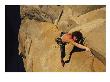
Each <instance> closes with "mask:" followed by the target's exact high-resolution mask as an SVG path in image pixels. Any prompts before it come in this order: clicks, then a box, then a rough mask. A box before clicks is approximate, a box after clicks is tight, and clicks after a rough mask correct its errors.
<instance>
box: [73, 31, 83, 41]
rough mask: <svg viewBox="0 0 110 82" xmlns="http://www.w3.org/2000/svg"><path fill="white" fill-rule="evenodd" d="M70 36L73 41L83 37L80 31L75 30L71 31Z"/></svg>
mask: <svg viewBox="0 0 110 82" xmlns="http://www.w3.org/2000/svg"><path fill="white" fill-rule="evenodd" d="M72 38H73V40H74V41H75V42H79V41H80V40H81V39H82V38H83V35H82V33H81V32H80V31H75V32H72Z"/></svg>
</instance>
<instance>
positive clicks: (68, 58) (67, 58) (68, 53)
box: [64, 43, 74, 61]
mask: <svg viewBox="0 0 110 82" xmlns="http://www.w3.org/2000/svg"><path fill="white" fill-rule="evenodd" d="M73 47H74V46H73V45H72V44H71V43H69V44H67V45H66V46H65V54H66V55H65V58H64V61H69V60H70V53H71V51H72V50H73Z"/></svg>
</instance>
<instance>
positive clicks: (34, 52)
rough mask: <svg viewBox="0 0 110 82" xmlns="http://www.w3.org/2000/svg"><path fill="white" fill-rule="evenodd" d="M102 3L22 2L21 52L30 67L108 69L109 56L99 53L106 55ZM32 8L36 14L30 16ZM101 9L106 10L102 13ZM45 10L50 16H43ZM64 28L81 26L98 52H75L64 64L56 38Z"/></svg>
mask: <svg viewBox="0 0 110 82" xmlns="http://www.w3.org/2000/svg"><path fill="white" fill-rule="evenodd" d="M101 7H103V6H50V7H49V6H21V17H22V18H23V20H22V23H21V27H20V30H19V53H20V54H21V55H23V61H24V65H25V69H26V71H59V72H63V71H75V72H77V71H78V72H79V71H86V72H87V71H88V72H90V71H106V64H105V63H103V62H105V60H103V58H100V57H99V55H102V57H104V58H105V8H101ZM23 8H24V9H23ZM99 8H100V9H99ZM32 9H33V12H34V15H36V16H33V17H31V19H30V18H29V17H28V15H27V14H29V13H32ZM47 9H48V12H47V13H46V12H45V11H46V10H47ZM57 9H58V10H57ZM78 9H79V10H78ZM51 10H52V11H51ZM62 10H63V13H62V16H61V17H60V15H61V11H62ZM49 11H50V12H49ZM66 11H68V12H66ZM35 12H36V13H35ZM38 12H39V13H38ZM100 12H102V13H101V14H100V16H98V14H99V13H100ZM23 13H25V14H24V15H25V16H24V15H23ZM26 13H27V14H26ZM42 13H46V15H48V17H47V18H45V16H46V15H45V16H41V14H42ZM52 14H53V15H52ZM39 15H40V16H39ZM23 16H24V17H23ZM97 16H98V17H97ZM38 17H39V18H38ZM93 17H94V18H93ZM84 18H85V19H86V20H85V21H83V19H84ZM92 18H93V19H92ZM44 21H45V22H44ZM55 21H56V22H57V24H55ZM81 21H82V22H81ZM63 24H65V25H64V26H65V27H64V26H62V25H63ZM56 25H57V26H56ZM66 27H67V28H66ZM62 30H63V31H69V30H70V31H69V32H72V31H75V30H80V31H81V32H82V33H83V34H84V36H85V37H86V45H87V46H89V47H90V48H92V49H94V50H95V51H96V52H98V55H96V56H90V54H91V53H90V52H86V51H83V52H75V53H73V54H72V57H71V60H70V62H69V63H66V64H65V67H62V65H61V62H60V49H59V46H58V45H57V44H56V42H55V38H56V37H57V36H59V34H60V32H61V31H62ZM99 37H101V38H99ZM99 43H100V44H102V45H100V44H99ZM96 54H97V53H96ZM97 56H98V57H97Z"/></svg>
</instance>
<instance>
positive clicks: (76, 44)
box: [69, 40, 90, 51]
mask: <svg viewBox="0 0 110 82" xmlns="http://www.w3.org/2000/svg"><path fill="white" fill-rule="evenodd" d="M69 42H70V43H72V44H73V45H75V46H77V47H78V48H81V49H85V50H86V51H90V49H89V48H88V47H86V46H83V45H81V44H78V43H76V42H74V41H73V40H69Z"/></svg>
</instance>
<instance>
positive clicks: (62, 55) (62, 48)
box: [60, 44, 65, 67]
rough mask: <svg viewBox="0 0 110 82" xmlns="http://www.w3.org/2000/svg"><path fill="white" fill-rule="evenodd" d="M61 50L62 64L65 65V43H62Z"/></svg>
mask: <svg viewBox="0 0 110 82" xmlns="http://www.w3.org/2000/svg"><path fill="white" fill-rule="evenodd" d="M60 51H61V63H62V66H63V67H64V64H65V62H64V60H63V58H64V57H65V44H61V45H60Z"/></svg>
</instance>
